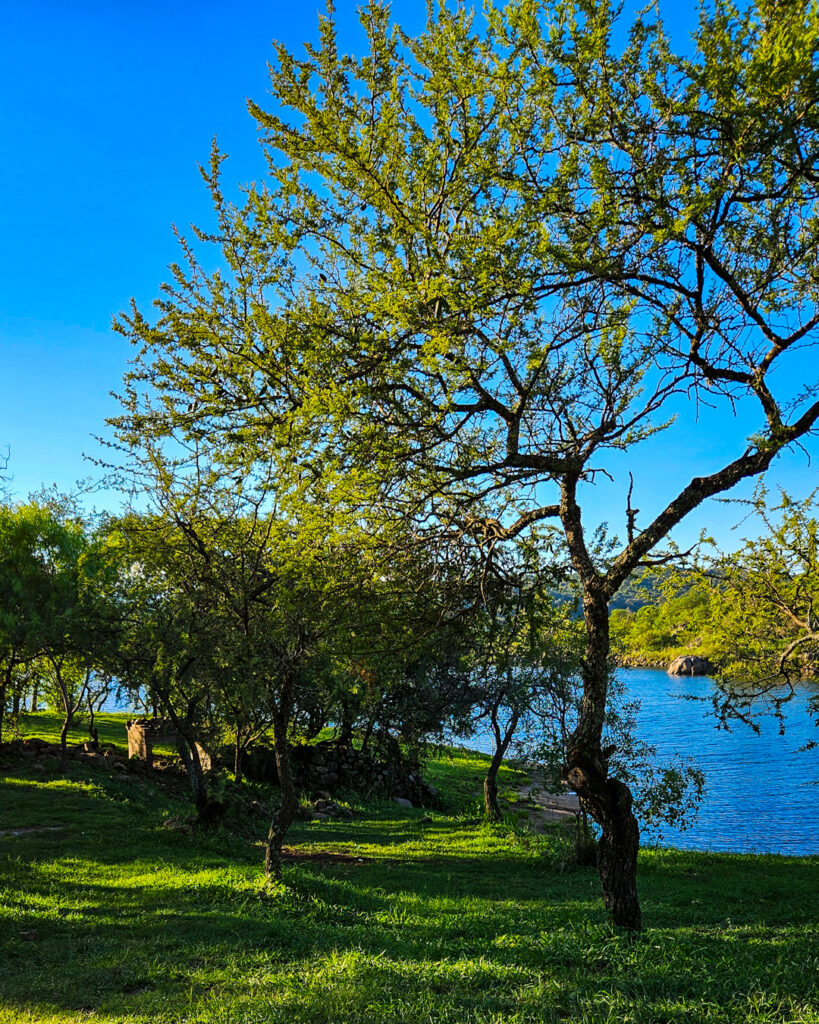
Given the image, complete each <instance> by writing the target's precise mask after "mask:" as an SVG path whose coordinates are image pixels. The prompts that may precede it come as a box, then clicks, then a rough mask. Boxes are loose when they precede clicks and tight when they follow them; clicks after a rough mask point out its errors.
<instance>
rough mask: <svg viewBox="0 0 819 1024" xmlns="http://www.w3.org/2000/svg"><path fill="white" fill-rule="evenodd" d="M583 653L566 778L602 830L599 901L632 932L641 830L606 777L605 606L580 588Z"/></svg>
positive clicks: (621, 792) (636, 923) (597, 594)
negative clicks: (600, 891) (584, 648)
mask: <svg viewBox="0 0 819 1024" xmlns="http://www.w3.org/2000/svg"><path fill="white" fill-rule="evenodd" d="M585 590H586V593H585V594H584V600H583V611H584V616H585V620H586V654H585V659H584V663H583V697H582V700H581V706H580V715H579V717H578V723H577V728H576V729H575V731H574V733H573V734H572V735H571V737H570V738H569V741H568V744H567V751H566V754H567V762H568V773H567V778H568V782H569V785H570V786H571V787H572V789H574V791H575V792H576V793H577V795H578V796H579V797H580V802H581V805H582V807H583V809H584V810H585V811H586V812H587V813H588V814H589V815H590V816H591V817H592V818H593V819H594V820H595V821H596V822H597V824H598V825H599V826H600V827H601V829H602V836H601V839H600V842H599V844H598V850H597V869H598V872H599V874H600V882H601V885H602V889H603V900H604V902H605V905H606V908H607V909H608V911H609V912H610V913H611V917H612V921H613V922H614V924H615V925H616V926H617V927H620V928H626V929H628V930H629V931H632V932H638V931H640V928H641V926H642V920H641V913H640V902H639V899H638V897H637V854H638V852H639V849H640V829H639V826H638V824H637V819H636V818H635V816H634V813H633V811H632V796H631V791H630V790H629V788H628V786H627V785H625V783H623V782H621V781H620V780H619V779H617V778H614V777H609V775H608V758H607V756H606V755H605V754H604V752H603V750H602V747H601V742H602V733H603V722H604V719H605V712H606V700H607V695H608V679H609V617H608V602H607V600H606V596H605V593H604V592H603V591H602V589H600V590H597V589H595V588H589V587H586V588H585Z"/></svg>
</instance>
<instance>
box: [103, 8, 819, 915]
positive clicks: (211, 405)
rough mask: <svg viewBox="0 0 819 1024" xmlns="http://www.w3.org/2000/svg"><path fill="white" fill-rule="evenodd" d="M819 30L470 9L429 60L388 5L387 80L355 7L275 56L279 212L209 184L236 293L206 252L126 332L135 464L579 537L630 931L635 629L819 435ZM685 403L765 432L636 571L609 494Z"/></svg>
mask: <svg viewBox="0 0 819 1024" xmlns="http://www.w3.org/2000/svg"><path fill="white" fill-rule="evenodd" d="M817 18H819V15H817V11H816V9H815V8H814V7H813V6H812V5H810V4H808V3H806V2H797V3H794V4H790V5H787V6H786V7H783V6H782V5H780V4H777V5H774V4H773V3H771V2H770V0H758V2H757V3H756V4H752V5H751V6H749V8H748V9H747V10H744V11H741V12H738V11H736V10H735V9H734V8H733V7H732V6H730V5H729V4H728V3H727V2H725V0H718V2H717V3H716V4H715V5H714V7H713V8H703V10H702V12H701V15H700V26H699V30H698V32H697V33H696V38H695V51H694V53H693V56H692V57H690V58H682V57H678V56H676V55H675V54H673V53H672V52H671V51H670V48H669V44H668V41H667V39H666V37H665V35H664V33H663V30H662V25H661V23H660V21H659V20H657V19H655V20H652V15H650V14H645V15H641V16H639V17H637V18H636V19H635V20H634V22H633V24H632V26H631V31H630V35H629V39H628V42H627V44H626V45H625V46H624V47H623V48H622V49H621V50H619V51H618V50H616V49H615V47H614V44H613V43H612V29H613V26H614V23H615V19H616V12H615V11H614V10H613V8H612V7H611V6H610V5H609V4H606V3H604V4H596V3H591V2H590V0H574V2H572V0H564V2H557V0H556V2H554V3H550V2H548V0H512V2H511V3H509V4H508V5H507V6H505V7H504V8H503V9H502V10H498V9H495V8H490V9H489V10H488V11H487V13H486V22H485V24H482V25H479V24H476V21H475V19H474V18H473V16H472V15H470V14H469V13H468V12H467V11H466V10H465V9H463V8H462V7H461V6H460V5H458V6H457V7H456V8H454V9H449V8H448V7H447V6H446V5H440V6H439V7H438V8H432V9H430V14H429V18H428V23H427V27H426V30H425V32H424V33H423V34H422V35H421V36H419V37H418V38H416V39H408V38H407V37H406V36H404V35H402V34H401V33H400V32H399V31H398V30H396V29H394V28H393V27H392V26H391V25H390V21H389V12H388V9H387V8H386V7H385V6H383V5H382V4H379V3H376V2H371V3H368V4H367V5H366V6H365V7H364V8H363V9H362V11H361V21H362V25H363V28H364V31H365V33H366V36H367V43H368V52H367V53H366V55H365V56H364V57H363V58H360V59H357V58H354V57H350V56H346V55H342V54H340V53H339V50H338V46H337V42H336V34H335V27H334V24H333V20H332V9H330V10H329V13H328V15H327V16H326V17H324V18H323V19H322V20H321V23H320V37H321V38H320V43H319V45H317V46H314V47H310V48H308V51H307V54H306V56H305V57H303V58H297V57H295V56H293V55H291V54H290V53H288V52H287V50H286V49H285V48H284V47H283V46H278V47H277V49H276V63H275V65H274V67H273V69H272V71H271V85H272V93H273V97H274V101H275V103H276V111H275V112H266V111H264V110H262V109H261V108H260V107H258V106H256V105H255V104H251V105H250V109H251V112H252V114H253V115H254V116H255V118H256V119H257V121H258V123H259V124H260V126H261V127H262V129H263V131H264V135H263V146H264V147H265V151H266V154H267V157H268V179H267V182H266V183H265V185H264V186H258V187H251V188H249V189H248V190H247V195H246V198H245V200H244V202H243V204H242V205H241V206H238V207H237V206H234V205H232V204H231V203H230V202H228V201H227V199H226V198H225V197H224V194H223V192H222V188H221V184H220V176H219V170H220V164H221V160H222V157H221V155H220V154H219V153H218V152H217V151H216V150H214V153H213V157H212V161H211V164H210V167H209V169H207V170H206V171H205V172H204V174H205V179H206V181H207V184H208V186H209V188H210V190H211V193H212V196H213V200H214V206H215V210H216V216H217V227H216V229H215V230H214V231H212V232H208V233H200V235H199V237H200V240H206V241H208V242H213V243H215V244H216V246H217V247H218V249H219V253H220V256H221V260H222V264H223V266H222V269H221V270H219V271H218V272H214V273H212V274H209V273H208V272H206V270H205V269H204V268H203V267H202V265H201V264H200V263H199V261H198V259H197V257H196V254H195V252H194V249H193V247H192V246H191V245H189V244H188V243H184V244H185V249H184V252H185V257H186V261H187V267H184V268H183V267H174V268H173V280H172V282H171V284H170V285H168V286H166V288H165V290H164V294H163V298H162V299H161V300H160V302H159V318H158V320H157V322H156V323H155V324H151V323H149V322H148V321H147V320H146V319H145V318H144V317H143V316H142V315H141V314H140V313H139V311H138V310H137V309H132V311H131V313H130V314H127V315H124V316H123V317H121V318H120V321H119V327H120V330H122V331H123V332H124V333H125V334H127V335H128V336H130V337H131V338H132V339H133V340H134V341H135V342H136V343H137V344H138V345H140V346H141V354H140V356H138V358H137V362H136V364H135V366H134V367H133V370H132V372H131V373H130V374H129V376H128V378H127V380H126V387H125V392H124V395H123V402H124V410H123V414H122V415H121V416H120V417H118V418H117V419H116V420H115V421H114V424H115V427H116V429H117V432H118V436H119V438H120V439H121V440H122V441H124V442H125V443H128V441H129V440H133V439H135V438H138V437H139V436H141V435H144V434H145V433H148V434H151V435H158V434H165V435H173V436H176V437H177V438H188V439H194V438H195V439H196V440H197V443H202V444H205V445H207V446H208V448H209V450H212V451H221V452H225V451H228V450H229V451H231V452H232V453H233V455H234V457H235V458H237V459H242V458H244V459H250V460H252V459H253V458H255V457H257V455H258V453H259V452H260V451H261V450H265V451H270V450H271V448H274V447H275V446H276V445H277V444H279V443H281V442H282V440H283V439H285V438H286V439H287V444H288V451H290V452H293V451H294V450H295V449H294V446H299V448H300V452H299V455H298V464H299V465H300V466H301V467H302V468H303V470H304V471H305V472H336V473H338V472H342V471H343V472H350V473H353V472H354V473H355V474H357V479H366V480H367V481H368V482H369V484H370V486H371V487H372V489H373V490H374V491H375V492H376V493H377V494H378V499H379V501H380V503H381V505H382V507H385V508H390V509H395V508H398V507H401V508H403V510H404V514H406V515H415V516H417V519H418V522H419V523H429V522H431V521H433V520H436V521H438V522H447V523H449V524H451V525H452V527H453V529H460V530H461V531H463V532H464V533H465V534H467V535H470V536H473V537H474V536H479V537H483V538H484V539H488V540H491V541H492V542H493V543H494V544H496V545H497V544H501V543H503V542H504V541H505V540H507V539H509V538H512V537H514V536H516V535H520V534H524V533H526V531H529V530H531V529H532V528H533V527H534V526H535V525H536V524H543V523H547V522H552V523H554V524H555V525H556V527H557V530H558V531H559V533H560V534H561V535H562V537H563V539H564V541H565V544H566V547H567V549H568V554H569V559H570V562H571V565H572V568H573V571H574V573H575V575H576V577H577V580H578V584H579V587H580V590H581V592H582V602H583V614H584V621H585V628H586V641H585V646H586V649H585V654H584V658H583V698H582V701H581V706H580V714H579V717H578V720H577V725H576V728H575V729H574V732H573V734H572V736H571V737H570V739H569V743H568V750H567V763H568V772H567V778H568V780H569V782H570V784H571V786H572V787H573V788H574V789H575V790H576V792H577V793H578V794H579V796H580V799H581V802H582V804H583V806H584V807H585V808H586V810H587V811H588V813H589V814H590V815H591V816H592V817H593V818H594V819H595V821H596V822H597V823H598V824H599V826H600V828H601V831H602V835H601V840H600V844H599V851H598V867H599V871H600V877H601V882H602V887H603V895H604V900H605V903H606V906H607V907H608V909H609V910H610V911H611V914H612V917H613V920H614V922H615V924H617V925H619V926H624V927H626V928H628V929H631V930H636V929H639V928H640V925H641V915H640V907H639V901H638V896H637V889H636V864H637V853H638V849H639V827H638V823H637V820H636V818H635V815H634V813H633V810H632V795H631V792H630V790H629V787H628V786H627V785H626V784H625V783H624V782H623V781H622V780H621V779H619V778H618V777H617V775H616V774H615V773H614V772H613V770H612V767H611V758H610V755H609V754H607V753H606V751H605V750H604V748H603V743H602V734H603V727H604V723H605V717H606V710H607V704H608V698H609V671H608V658H609V624H608V603H609V601H610V600H611V599H612V598H613V596H614V595H615V594H616V593H617V591H618V588H619V587H620V586H621V585H622V584H623V583H624V582H625V581H626V580H627V579H628V578H629V576H630V575H631V574H632V573H633V572H634V570H635V569H636V568H638V567H639V566H640V565H644V564H646V562H650V561H651V560H652V559H654V560H656V559H657V558H658V557H659V558H662V557H664V556H663V555H662V554H660V555H658V554H657V553H656V552H655V549H656V548H657V547H658V545H659V544H661V542H662V541H663V540H664V539H665V538H666V537H667V536H668V534H669V532H670V531H671V530H672V529H674V527H676V526H677V525H678V524H679V523H680V522H681V521H682V520H683V519H684V518H685V516H687V515H688V514H689V513H691V512H693V511H694V510H695V509H697V508H698V507H699V506H700V505H701V504H702V502H703V501H705V500H706V499H708V498H710V497H713V496H715V495H719V494H722V493H724V492H726V491H728V490H730V489H731V488H732V487H733V486H734V485H736V484H737V483H739V482H740V481H742V480H744V479H747V478H751V477H754V476H757V475H759V474H761V473H763V472H764V471H765V470H766V469H767V468H768V467H769V466H770V464H771V462H772V461H773V460H774V458H775V457H776V455H777V454H778V453H779V452H781V451H782V450H783V449H785V448H787V447H789V446H791V445H793V444H794V443H795V442H797V441H798V440H799V439H800V438H804V437H805V436H806V435H808V434H809V433H811V432H812V431H813V430H814V427H815V424H816V422H817V419H819V402H817V398H816V395H817V382H816V379H815V375H812V376H811V377H810V378H809V380H808V382H807V384H806V386H805V388H804V389H803V390H802V392H801V393H799V394H796V395H794V394H793V393H791V392H789V391H788V389H787V387H786V386H783V384H782V378H781V375H780V376H779V377H777V378H776V379H774V377H773V374H772V371H773V370H774V369H776V368H778V367H779V366H780V365H781V364H787V363H788V362H789V361H792V360H794V359H795V358H798V356H797V352H798V350H799V349H800V348H804V347H805V346H807V345H814V344H815V342H816V332H817V326H819V306H817V300H818V299H819V276H818V275H819V271H817V267H819V262H818V261H817V260H816V251H817V245H819V241H818V240H819V230H817V229H818V228H819V216H818V214H819V205H818V197H817V185H818V184H819V174H817V170H816V167H817V164H816V161H817V158H819V156H818V154H819V139H818V138H817V131H818V130H819V104H817V102H816V101H817V97H818V96H819V70H817V46H819V43H818V42H817V41H819V24H818V23H817ZM811 372H812V373H813V371H811ZM777 389H778V390H777ZM681 395H687V396H688V397H689V398H690V399H691V400H692V402H691V406H690V408H691V409H692V410H694V409H696V405H697V403H699V402H705V403H707V404H715V405H726V406H728V407H731V406H733V405H736V404H737V403H739V404H742V405H743V407H747V408H748V409H755V410H756V414H757V416H758V424H759V425H758V430H757V432H756V433H755V434H754V435H753V436H752V437H751V438H750V439H747V438H746V437H745V436H741V437H738V439H737V447H736V455H735V457H733V458H730V459H728V460H727V461H726V462H725V463H724V465H722V466H721V467H718V468H716V469H710V470H709V471H707V472H704V474H703V475H698V476H694V477H693V478H691V479H690V480H689V481H687V482H686V483H685V484H684V485H683V486H681V487H680V489H679V491H678V492H677V493H676V494H671V495H670V496H669V497H668V499H667V501H666V504H665V506H664V507H663V508H662V509H661V511H660V512H659V513H658V514H656V515H655V516H654V518H653V519H652V520H651V521H650V522H646V523H639V522H638V510H637V509H635V508H634V506H633V505H632V500H631V498H632V492H631V490H629V495H628V499H627V502H626V508H625V521H626V539H625V542H624V543H623V544H622V545H621V546H620V547H619V548H617V549H616V550H612V551H610V552H609V553H608V554H607V556H606V557H598V555H597V554H596V552H595V550H594V547H593V544H592V542H591V537H590V533H589V524H588V512H589V507H590V506H591V507H593V504H594V486H593V485H594V483H595V480H596V479H597V478H598V475H599V474H600V473H601V472H602V471H604V470H605V471H608V472H612V473H613V472H614V470H615V468H616V467H615V466H614V464H613V463H611V461H610V460H609V459H608V457H609V456H610V455H611V454H612V453H615V454H616V453H622V452H625V453H629V452H631V451H632V450H633V449H634V447H635V446H637V445H639V444H640V443H641V442H643V441H645V440H647V439H648V438H650V437H652V436H653V435H654V434H656V433H657V432H658V431H661V430H662V429H663V428H664V426H667V425H668V421H669V418H671V416H672V412H671V409H672V405H673V403H674V402H675V401H677V400H678V397H679V396H681ZM152 396H159V397H158V399H157V398H154V397H152ZM676 409H677V407H676V406H674V411H676ZM692 429H694V425H693V422H692ZM487 509H488V512H487V511H486V510H487ZM584 512H585V513H586V516H585V521H584ZM653 552H654V554H652V553H653Z"/></svg>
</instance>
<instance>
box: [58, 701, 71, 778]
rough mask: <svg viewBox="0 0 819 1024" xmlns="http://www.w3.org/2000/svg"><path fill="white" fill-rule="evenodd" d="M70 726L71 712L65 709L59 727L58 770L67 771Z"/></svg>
mask: <svg viewBox="0 0 819 1024" xmlns="http://www.w3.org/2000/svg"><path fill="white" fill-rule="evenodd" d="M70 728H71V713H70V711H69V710H68V709H66V714H65V718H64V719H63V724H62V728H61V729H60V771H61V772H66V771H68V730H69V729H70Z"/></svg>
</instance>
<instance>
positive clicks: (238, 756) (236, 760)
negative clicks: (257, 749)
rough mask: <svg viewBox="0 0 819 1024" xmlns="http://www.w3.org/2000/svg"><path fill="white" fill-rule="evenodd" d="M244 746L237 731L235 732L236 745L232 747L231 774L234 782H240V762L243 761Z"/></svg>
mask: <svg viewBox="0 0 819 1024" xmlns="http://www.w3.org/2000/svg"><path fill="white" fill-rule="evenodd" d="M244 753H245V746H244V743H243V742H242V739H241V734H240V732H239V730H238V729H237V730H236V743H235V744H234V747H233V774H234V775H235V776H236V781H237V782H241V781H242V761H243V760H244Z"/></svg>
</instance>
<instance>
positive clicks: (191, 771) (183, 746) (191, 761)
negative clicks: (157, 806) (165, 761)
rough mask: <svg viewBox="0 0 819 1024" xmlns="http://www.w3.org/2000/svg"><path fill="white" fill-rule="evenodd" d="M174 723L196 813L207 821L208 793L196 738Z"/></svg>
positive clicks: (209, 815) (178, 747)
mask: <svg viewBox="0 0 819 1024" xmlns="http://www.w3.org/2000/svg"><path fill="white" fill-rule="evenodd" d="M174 725H176V728H177V741H176V749H177V750H178V751H179V756H180V757H181V758H182V764H183V765H184V766H185V771H186V772H187V775H188V782H190V786H191V794H192V795H193V803H194V807H196V813H197V814H198V815H199V818H200V820H201V821H203V822H208V821H209V820H210V818H211V814H210V810H211V808H210V804H211V801H210V793H209V791H208V783H207V780H206V779H205V772H204V770H203V769H202V762H201V760H200V758H199V751H198V750H197V749H196V740H195V738H194V737H193V736H192V735H189V734H187V733H183V732H182V730H181V729H180V728H179V724H178V722H174Z"/></svg>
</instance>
